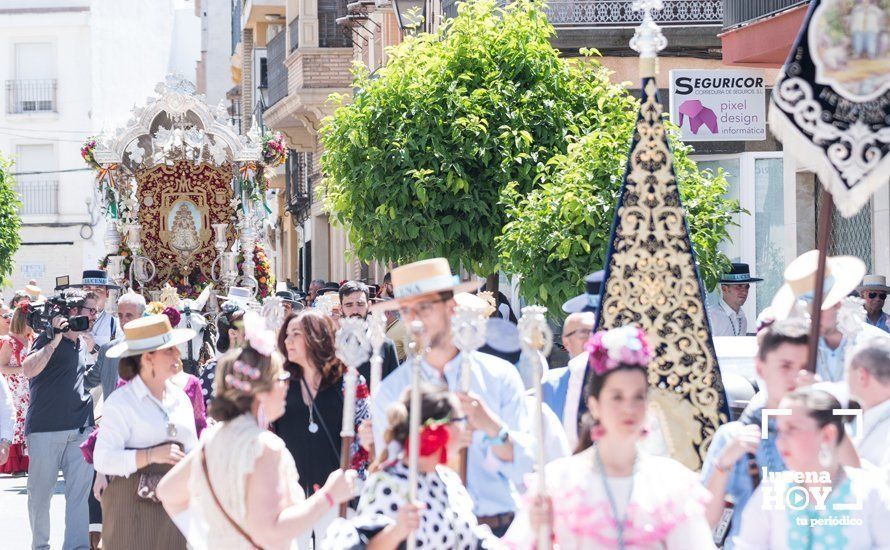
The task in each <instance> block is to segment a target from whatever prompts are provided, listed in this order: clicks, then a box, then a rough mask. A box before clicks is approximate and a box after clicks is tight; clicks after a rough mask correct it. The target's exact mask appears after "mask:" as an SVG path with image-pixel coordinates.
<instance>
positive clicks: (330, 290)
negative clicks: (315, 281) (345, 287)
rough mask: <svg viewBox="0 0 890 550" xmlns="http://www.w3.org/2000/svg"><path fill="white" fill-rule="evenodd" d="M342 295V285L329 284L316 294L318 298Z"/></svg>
mask: <svg viewBox="0 0 890 550" xmlns="http://www.w3.org/2000/svg"><path fill="white" fill-rule="evenodd" d="M335 292H336V293H337V294H339V293H340V285H339V284H337V283H332V282H327V283H325V284H324V286H323V287H321V288H319V289H318V292H316V293H315V295H316V296H324V295H325V294H332V293H335Z"/></svg>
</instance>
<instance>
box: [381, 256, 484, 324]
mask: <svg viewBox="0 0 890 550" xmlns="http://www.w3.org/2000/svg"><path fill="white" fill-rule="evenodd" d="M480 286H482V281H467V282H461V281H460V277H459V276H458V275H453V274H452V273H451V266H450V265H449V264H448V260H447V259H445V258H430V259H429V260H421V261H419V262H414V263H410V264H406V265H402V266H399V267H397V268H395V269H393V270H392V288H393V294H394V295H395V298H394V299H392V300H386V301H384V302H378V303H376V304H373V305H372V306H371V311H390V310H393V309H398V308H399V306H400V305H401V304H402V303H403V302H404V301H405V300H408V299H411V298H418V297H421V296H427V295H430V294H436V293H439V292H454V293H455V294H456V293H458V292H472V291H474V290H476V289H478V288H479V287H480Z"/></svg>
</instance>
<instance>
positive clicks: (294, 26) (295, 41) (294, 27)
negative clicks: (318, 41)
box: [287, 17, 300, 51]
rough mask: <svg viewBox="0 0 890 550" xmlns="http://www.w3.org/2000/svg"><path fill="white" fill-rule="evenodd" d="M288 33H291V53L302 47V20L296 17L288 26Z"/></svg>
mask: <svg viewBox="0 0 890 550" xmlns="http://www.w3.org/2000/svg"><path fill="white" fill-rule="evenodd" d="M287 31H288V32H289V33H290V51H294V50H296V49H297V48H298V47H300V18H299V17H294V18H293V20H292V21H291V22H290V23H288V24H287Z"/></svg>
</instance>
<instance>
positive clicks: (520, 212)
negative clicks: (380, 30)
mask: <svg viewBox="0 0 890 550" xmlns="http://www.w3.org/2000/svg"><path fill="white" fill-rule="evenodd" d="M542 5H543V4H542V3H541V2H540V1H538V0H518V1H517V2H512V3H510V4H508V5H507V6H506V7H498V6H496V4H495V2H494V1H493V0H468V1H467V2H463V3H461V4H460V7H459V12H458V16H457V17H456V18H455V19H453V20H451V21H448V22H446V23H445V25H443V27H442V28H440V29H439V31H438V32H437V34H435V35H428V34H427V35H420V36H417V37H412V38H408V39H407V40H406V41H405V42H403V43H402V44H400V45H399V46H397V47H395V48H393V49H392V50H390V59H389V62H388V64H387V66H386V67H383V68H381V69H379V70H378V71H377V72H376V73H375V74H374V75H373V77H372V76H371V75H369V74H368V73H367V71H366V70H364V69H363V68H361V67H359V68H357V69H356V84H355V89H356V92H355V94H354V97H353V98H352V102H351V103H349V104H346V102H345V98H340V99H339V100H340V101H341V102H342V104H341V105H340V106H339V108H338V109H337V110H336V111H335V113H334V114H333V116H332V117H331V118H329V119H328V120H327V121H326V123H325V125H324V127H323V128H322V134H321V136H322V137H321V139H322V143H323V145H324V153H323V155H322V158H321V164H322V169H323V172H324V173H325V180H324V184H323V185H322V188H321V190H320V192H321V194H322V198H323V200H324V204H325V207H326V209H327V210H328V211H329V212H330V213H331V215H332V217H333V219H334V220H335V221H336V222H338V223H340V224H341V225H343V226H344V227H345V228H346V229H347V231H348V235H349V239H350V242H351V243H352V244H353V246H354V248H355V252H356V254H357V255H358V257H359V258H360V259H362V260H372V259H373V260H381V261H393V262H399V263H401V262H407V261H413V260H417V259H421V258H427V257H430V256H434V255H435V256H445V257H447V258H448V259H449V260H450V261H451V263H452V264H458V263H460V264H462V265H463V266H465V267H467V268H469V269H471V270H472V271H474V272H476V273H477V274H480V275H488V274H491V273H493V272H495V271H497V270H498V269H501V268H504V269H505V270H506V271H507V272H509V273H512V274H516V275H521V276H522V277H523V278H524V283H523V286H522V289H523V292H524V293H525V294H526V296H528V297H529V298H532V297H537V298H539V299H543V301H544V302H546V303H547V304H548V305H550V307H551V308H553V307H554V306H556V305H557V301H558V300H559V299H561V298H562V297H567V296H569V295H571V294H575V293H577V291H578V289H579V287H580V282H581V278H582V277H583V275H584V274H586V273H588V272H589V271H591V270H592V269H593V268H594V267H595V266H597V265H602V262H603V256H604V253H605V249H604V246H605V243H604V242H605V240H606V239H607V238H608V228H609V224H610V222H611V217H612V214H613V212H614V204H615V201H616V199H617V190H618V186H619V185H620V180H621V176H622V174H623V171H624V161H625V158H626V155H627V150H628V148H629V147H630V137H631V131H632V128H633V124H634V120H635V118H636V114H637V102H636V100H634V98H633V97H632V96H631V95H630V94H629V93H628V91H627V90H626V89H625V88H624V87H622V86H619V85H615V84H612V83H611V82H610V80H609V73H608V71H607V70H606V69H604V68H603V67H601V66H600V65H599V63H597V61H596V60H595V58H593V57H588V58H584V59H582V60H581V61H569V60H566V59H562V58H560V57H559V52H558V51H557V50H556V49H554V48H553V47H552V46H551V45H550V38H551V37H552V36H553V34H554V30H553V27H552V26H551V25H550V24H549V23H548V22H547V20H546V16H545V14H544V13H543V11H542V9H541V8H542ZM674 145H675V148H676V150H677V152H678V155H679V156H678V161H677V162H678V170H681V169H682V170H686V171H687V172H688V174H689V175H688V176H687V175H686V173H684V176H683V177H684V180H682V181H687V180H688V181H689V182H697V183H698V184H700V185H688V186H687V188H686V189H684V199H686V200H687V201H688V202H689V205H688V206H690V214H691V220H692V221H694V219H695V217H696V216H698V217H699V219H701V220H702V223H699V224H697V225H696V224H695V223H693V230H694V231H700V230H702V229H704V228H707V230H708V231H710V233H708V234H707V235H706V236H705V235H698V236H697V235H695V234H693V241H694V242H695V243H696V245H697V248H696V249H697V251H698V253H699V258H700V260H701V261H702V262H703V264H704V265H703V271H704V272H705V273H706V274H712V273H717V272H719V271H720V270H721V269H722V268H723V267H724V266H725V265H727V264H728V262H727V260H726V258H725V257H723V256H722V255H720V254H719V252H717V245H718V243H719V241H720V239H722V238H724V237H726V231H725V228H724V227H723V226H720V224H721V223H723V222H726V223H730V222H731V213H732V212H735V211H737V208H738V207H737V205H734V204H731V203H727V202H725V201H724V200H723V199H722V194H723V193H724V192H725V189H726V181H725V179H723V178H722V177H720V176H715V175H713V174H710V173H707V172H703V173H699V172H698V171H697V170H696V168H695V165H694V163H692V162H691V161H690V160H689V159H688V156H687V153H688V149H685V148H683V147H681V146H679V144H678V143H677V142H676V141H675V143H674ZM704 202H708V203H709V204H708V206H707V208H712V209H713V211H712V210H707V212H708V214H707V215H699V214H698V210H696V209H695V208H692V205H699V204H702V203H704ZM718 226H720V227H718ZM604 234H605V236H603V235H604ZM708 280H714V281H716V279H715V278H711V279H708Z"/></svg>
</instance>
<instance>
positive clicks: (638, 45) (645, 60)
mask: <svg viewBox="0 0 890 550" xmlns="http://www.w3.org/2000/svg"><path fill="white" fill-rule="evenodd" d="M662 8H664V3H663V0H634V3H633V6H632V9H633V10H634V11H641V12H643V22H642V23H640V26H639V27H637V30H636V32H635V33H634V35H633V38H631V39H630V47H631V48H632V49H633V50H634V51H637V52H639V53H640V77H641V78H651V77H654V76H655V75H656V74H657V73H658V66H657V61H656V60H657V59H658V52H660V51H661V50H663V49H665V48H666V47H667V39H666V38H665V37H664V35H663V34H662V33H661V27H659V26H658V24H657V23H656V22H655V19H654V18H653V17H652V12H653V11H655V10H660V9H662Z"/></svg>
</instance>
